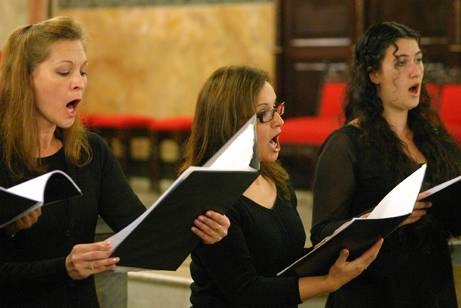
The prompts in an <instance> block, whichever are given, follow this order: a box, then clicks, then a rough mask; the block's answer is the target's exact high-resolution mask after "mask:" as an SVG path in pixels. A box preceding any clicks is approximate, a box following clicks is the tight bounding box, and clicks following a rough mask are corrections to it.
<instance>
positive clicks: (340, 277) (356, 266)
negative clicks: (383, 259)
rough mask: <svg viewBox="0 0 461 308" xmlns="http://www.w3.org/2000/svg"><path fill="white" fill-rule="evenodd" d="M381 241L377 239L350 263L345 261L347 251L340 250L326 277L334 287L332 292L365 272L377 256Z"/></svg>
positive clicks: (347, 255) (347, 254)
mask: <svg viewBox="0 0 461 308" xmlns="http://www.w3.org/2000/svg"><path fill="white" fill-rule="evenodd" d="M383 241H384V240H383V239H382V238H381V239H379V240H378V241H376V243H375V244H374V245H373V246H371V248H369V249H368V250H367V251H365V252H364V253H363V254H362V255H361V256H360V257H357V258H356V259H354V260H352V261H347V258H348V257H349V251H348V250H347V249H343V250H341V252H340V254H339V257H338V259H336V262H335V263H334V264H333V265H332V266H331V268H330V271H329V272H328V276H327V277H328V279H329V280H331V283H332V285H333V286H334V287H333V290H332V291H335V290H337V289H339V288H340V287H342V286H343V285H344V284H346V283H348V282H349V281H351V280H352V279H354V278H355V277H357V276H358V275H360V274H361V273H362V272H363V271H364V270H366V269H367V267H368V266H369V265H370V264H371V263H372V262H373V261H374V260H375V259H376V257H377V256H378V253H379V250H380V249H381V246H382V245H383Z"/></svg>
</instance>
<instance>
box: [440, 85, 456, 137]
mask: <svg viewBox="0 0 461 308" xmlns="http://www.w3.org/2000/svg"><path fill="white" fill-rule="evenodd" d="M440 117H441V118H442V120H443V122H444V123H445V125H446V126H447V129H448V130H449V131H450V133H451V134H453V136H454V137H455V139H456V140H458V142H459V143H460V144H461V84H445V85H443V86H442V90H441V93H440Z"/></svg>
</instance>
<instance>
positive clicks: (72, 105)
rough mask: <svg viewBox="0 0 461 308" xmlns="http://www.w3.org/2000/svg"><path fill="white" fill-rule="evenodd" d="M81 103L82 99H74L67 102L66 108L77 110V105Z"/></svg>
mask: <svg viewBox="0 0 461 308" xmlns="http://www.w3.org/2000/svg"><path fill="white" fill-rule="evenodd" d="M79 103H80V99H74V100H72V101H70V102H69V103H67V105H66V108H67V109H69V110H75V108H77V105H78V104H79Z"/></svg>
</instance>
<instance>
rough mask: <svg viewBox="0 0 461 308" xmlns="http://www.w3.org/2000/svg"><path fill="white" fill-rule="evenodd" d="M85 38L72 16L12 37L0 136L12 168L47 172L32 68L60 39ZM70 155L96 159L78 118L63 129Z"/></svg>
mask: <svg viewBox="0 0 461 308" xmlns="http://www.w3.org/2000/svg"><path fill="white" fill-rule="evenodd" d="M65 40H69V41H76V40H78V41H81V42H82V43H83V42H84V37H83V31H82V28H81V27H80V25H79V24H77V23H76V22H75V21H74V20H73V19H71V18H69V17H55V18H52V19H48V20H45V21H43V22H40V23H37V24H33V25H28V26H25V27H21V28H19V29H17V30H15V31H14V32H13V33H12V34H11V35H10V36H9V38H8V40H7V42H6V45H5V48H4V53H3V56H2V59H1V68H0V138H1V141H2V153H3V154H2V155H3V157H2V159H3V161H4V163H5V165H6V168H7V169H8V171H9V172H10V173H11V174H12V175H13V176H16V177H21V176H23V172H24V168H25V169H26V170H29V171H33V172H42V171H43V170H44V167H43V166H41V165H40V163H39V158H38V157H34V156H33V155H31V153H37V152H39V149H40V146H39V135H38V134H39V132H38V128H37V120H36V116H37V107H36V102H35V95H34V89H33V85H32V77H31V75H32V72H33V71H34V69H35V68H36V67H37V65H38V64H40V63H42V62H43V61H45V60H46V59H47V58H48V56H49V54H50V48H51V46H52V45H53V44H54V43H56V42H59V41H65ZM55 134H56V137H58V138H59V139H61V140H62V142H63V145H64V153H65V156H66V159H67V160H68V161H69V162H71V163H73V164H75V165H77V166H82V165H84V164H86V163H88V162H89V161H90V160H91V158H92V153H91V149H90V146H89V143H88V140H87V138H86V132H85V129H84V127H83V126H82V125H81V124H80V120H79V118H77V119H76V120H75V121H74V123H73V125H72V126H71V127H69V128H65V129H62V128H58V129H57V130H56V133H55Z"/></svg>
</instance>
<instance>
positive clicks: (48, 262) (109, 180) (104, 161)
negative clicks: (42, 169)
mask: <svg viewBox="0 0 461 308" xmlns="http://www.w3.org/2000/svg"><path fill="white" fill-rule="evenodd" d="M88 138H89V142H90V146H91V148H92V151H93V159H92V161H91V162H90V163H89V164H88V165H86V166H84V167H76V166H73V165H71V164H70V163H68V162H67V161H66V159H65V156H64V151H63V149H61V150H60V151H58V152H57V153H56V154H54V155H52V156H50V157H46V158H43V159H42V163H43V164H44V165H45V166H47V167H48V170H55V169H59V170H63V171H64V172H66V173H67V174H69V175H70V176H71V178H72V179H73V180H74V181H75V182H76V184H77V185H78V186H79V187H80V188H81V190H82V192H83V196H82V197H80V198H77V199H71V200H67V201H62V202H59V203H56V204H52V205H47V206H44V207H43V208H42V215H41V217H40V218H39V220H38V222H37V223H36V224H34V225H33V226H32V227H31V228H30V229H26V230H22V231H20V232H18V233H17V234H16V235H15V236H14V237H10V236H7V235H6V234H5V233H4V232H0V307H60V308H62V307H79V308H82V307H97V306H98V303H97V297H96V292H95V286H94V279H93V276H90V277H89V278H87V279H84V280H72V279H71V278H70V277H69V276H68V275H67V271H66V268H65V258H66V256H67V255H68V254H69V253H70V251H71V249H72V247H73V246H74V245H76V244H79V243H92V242H93V241H94V235H95V228H96V223H97V218H98V214H100V215H101V216H102V217H103V218H104V220H105V221H106V222H107V224H108V225H109V226H110V227H111V228H112V229H113V230H115V231H117V230H120V229H121V228H123V227H124V226H126V225H127V224H129V223H130V222H131V221H133V220H134V219H135V218H136V217H137V216H139V215H140V214H141V213H142V212H143V211H144V210H145V208H144V206H143V204H142V203H141V201H140V200H139V199H138V198H137V196H136V195H135V194H134V192H133V191H132V189H131V188H130V187H129V185H128V183H127V180H126V178H125V176H124V175H123V173H122V171H121V169H120V167H119V165H118V162H117V161H116V159H115V158H114V156H113V154H112V153H111V151H110V150H109V148H108V147H107V145H106V144H105V143H104V142H103V140H102V139H101V138H100V137H99V136H97V135H95V134H92V133H89V134H88ZM34 176H37V175H36V174H29V175H28V176H27V177H26V178H23V179H21V180H16V181H15V180H13V179H12V178H11V177H10V176H9V175H8V173H7V171H6V169H5V166H4V164H3V163H1V164H0V185H1V186H3V187H10V186H13V185H15V184H18V183H19V182H23V181H25V180H26V179H28V178H32V177H34Z"/></svg>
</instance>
